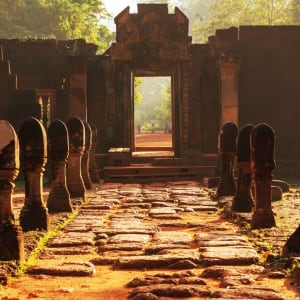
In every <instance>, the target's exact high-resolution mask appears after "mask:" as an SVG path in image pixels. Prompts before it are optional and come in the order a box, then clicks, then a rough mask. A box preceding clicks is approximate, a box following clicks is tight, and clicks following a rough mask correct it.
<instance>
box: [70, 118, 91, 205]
mask: <svg viewBox="0 0 300 300" xmlns="http://www.w3.org/2000/svg"><path fill="white" fill-rule="evenodd" d="M66 125H67V128H68V132H69V160H68V164H67V186H68V189H69V192H70V196H71V198H80V199H83V200H84V199H85V193H86V189H85V186H84V182H83V179H82V173H81V158H82V155H83V151H84V142H85V130H84V124H83V121H82V120H81V119H80V118H77V117H73V118H71V119H69V120H68V122H67V124H66Z"/></svg>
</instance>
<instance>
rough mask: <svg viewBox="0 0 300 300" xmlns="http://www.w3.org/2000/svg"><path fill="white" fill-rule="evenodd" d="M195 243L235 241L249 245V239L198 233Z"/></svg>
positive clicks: (230, 235)
mask: <svg viewBox="0 0 300 300" xmlns="http://www.w3.org/2000/svg"><path fill="white" fill-rule="evenodd" d="M195 241H196V243H199V244H201V243H203V242H209V241H235V242H237V241H238V242H243V243H247V241H248V240H247V238H246V237H244V236H242V235H238V234H224V233H223V234H220V233H215V232H214V233H207V232H198V233H195Z"/></svg>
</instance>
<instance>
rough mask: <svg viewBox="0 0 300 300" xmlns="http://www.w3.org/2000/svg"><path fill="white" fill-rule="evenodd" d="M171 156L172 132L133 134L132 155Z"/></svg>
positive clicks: (172, 153)
mask: <svg viewBox="0 0 300 300" xmlns="http://www.w3.org/2000/svg"><path fill="white" fill-rule="evenodd" d="M147 154H149V155H150V154H151V156H153V155H154V154H155V156H173V155H174V152H173V148H172V134H171V133H165V132H158V131H155V132H153V133H152V132H144V133H143V132H141V133H136V134H135V153H133V156H147Z"/></svg>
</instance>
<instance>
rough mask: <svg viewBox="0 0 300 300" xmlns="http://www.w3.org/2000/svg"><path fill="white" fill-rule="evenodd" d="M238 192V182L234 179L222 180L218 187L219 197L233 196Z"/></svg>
mask: <svg viewBox="0 0 300 300" xmlns="http://www.w3.org/2000/svg"><path fill="white" fill-rule="evenodd" d="M235 192H236V183H235V181H234V180H232V179H229V180H221V181H220V183H219V186H218V188H217V198H220V197H226V196H233V195H234V194H235Z"/></svg>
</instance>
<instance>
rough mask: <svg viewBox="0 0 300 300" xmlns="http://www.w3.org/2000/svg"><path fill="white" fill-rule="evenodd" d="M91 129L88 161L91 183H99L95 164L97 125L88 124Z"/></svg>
mask: <svg viewBox="0 0 300 300" xmlns="http://www.w3.org/2000/svg"><path fill="white" fill-rule="evenodd" d="M90 126H91V129H92V145H91V150H90V161H89V170H90V176H91V180H92V183H96V184H97V183H100V178H99V174H98V171H97V164H96V148H97V144H98V132H97V127H96V125H95V124H93V123H91V124H90Z"/></svg>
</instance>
